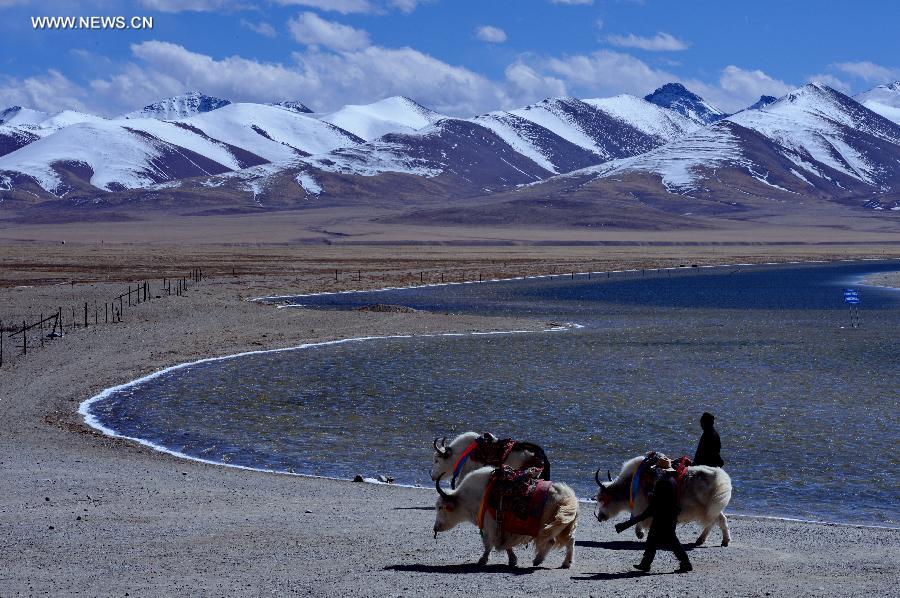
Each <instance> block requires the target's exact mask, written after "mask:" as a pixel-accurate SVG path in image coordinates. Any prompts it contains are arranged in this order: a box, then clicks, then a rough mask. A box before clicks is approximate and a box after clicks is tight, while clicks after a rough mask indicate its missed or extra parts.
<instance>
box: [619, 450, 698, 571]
mask: <svg viewBox="0 0 900 598" xmlns="http://www.w3.org/2000/svg"><path fill="white" fill-rule="evenodd" d="M650 471H651V472H653V473H654V475H655V477H656V481H655V482H654V483H653V491H652V492H651V493H650V504H649V506H648V507H647V508H646V509H645V510H644V512H643V513H641V514H640V515H635V516H634V517H632V518H631V519H629V520H628V521H625V522H623V523H618V524H616V532H617V533H622V532H623V531H625V530H626V529H628V528H629V527H631V526H632V525H634V524H636V523H638V522H639V521H643V520H644V519H646V518H648V517H653V522H652V523H651V524H650V532H649V533H648V534H647V544H646V547H645V549H644V558H643V559H641V562H640V563H638V564H637V565H635V566H634V568H635V569H637V570H639V571H643V572H645V573H647V572H649V571H650V565H651V564H653V559H654V558H655V557H656V550H657V548H659V547H660V546H668V547H669V549H671V550H672V552H673V553H674V554H675V556H676V557H677V558H678V562H679V563H680V566H679V567H678V570H677V573H687V572H688V571H693V570H694V567H693V566H692V565H691V561H690V559H689V558H688V555H687V552H685V550H684V547H683V546H682V545H681V542H680V541H679V540H678V536H676V535H675V526H676V525H677V524H678V513H679V512H680V511H681V509H680V508H679V507H678V488H677V484H676V481H675V470H674V469H673V468H672V461H670V460H669V459H668V458H667V457H660V458H659V459H658V460H657V462H656V465H654V466H653V467H651V468H650Z"/></svg>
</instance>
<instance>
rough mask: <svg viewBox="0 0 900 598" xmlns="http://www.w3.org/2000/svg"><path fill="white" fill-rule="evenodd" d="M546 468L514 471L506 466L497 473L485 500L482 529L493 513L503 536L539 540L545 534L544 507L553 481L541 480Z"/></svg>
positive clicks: (492, 477)
mask: <svg viewBox="0 0 900 598" xmlns="http://www.w3.org/2000/svg"><path fill="white" fill-rule="evenodd" d="M541 471H542V469H541V468H540V467H530V468H527V469H512V468H511V467H507V466H506V465H504V466H503V467H499V468H497V469H495V470H494V472H493V473H492V474H491V477H490V480H489V481H488V485H487V488H485V490H484V497H483V498H482V499H481V509H480V510H479V511H478V527H479V529H484V517H485V515H486V514H488V513H490V514H491V516H493V518H494V520H495V521H496V522H497V526H498V527H499V528H500V531H501V533H504V534H514V535H520V536H531V537H536V536H537V535H538V533H539V532H540V531H541V519H542V517H543V515H544V506H545V505H546V504H547V499H548V498H549V497H550V487H551V486H552V485H553V482H551V481H549V480H542V479H540V477H539V476H540V475H541Z"/></svg>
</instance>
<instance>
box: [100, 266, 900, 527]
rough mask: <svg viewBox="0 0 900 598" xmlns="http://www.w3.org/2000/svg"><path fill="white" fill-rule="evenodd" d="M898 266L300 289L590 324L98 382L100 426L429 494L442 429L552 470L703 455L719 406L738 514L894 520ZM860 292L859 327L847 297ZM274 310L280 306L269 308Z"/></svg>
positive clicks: (568, 474) (197, 452)
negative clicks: (516, 449) (542, 454)
mask: <svg viewBox="0 0 900 598" xmlns="http://www.w3.org/2000/svg"><path fill="white" fill-rule="evenodd" d="M891 270H900V267H898V263H897V262H896V261H895V262H854V263H831V264H818V265H790V266H758V267H746V266H741V267H736V266H733V267H721V268H710V269H701V268H685V269H679V270H676V271H669V272H667V271H662V272H660V273H657V272H655V271H653V272H649V271H648V272H646V273H644V274H643V275H642V274H641V273H640V272H631V273H627V274H622V273H617V274H613V275H609V278H607V275H606V274H592V275H591V276H590V277H588V275H578V276H576V277H574V278H572V277H570V276H560V277H554V278H539V279H529V280H517V281H504V282H486V283H482V284H464V285H448V286H434V287H424V288H414V289H399V290H389V291H379V292H367V293H353V294H337V295H319V296H310V297H296V298H294V299H291V300H290V302H292V303H295V304H302V305H304V306H306V307H308V308H324V309H349V308H354V307H359V306H364V305H371V304H375V303H382V304H400V305H406V306H410V307H414V308H417V309H426V310H433V311H441V312H453V313H461V312H465V313H478V314H489V315H517V316H534V317H539V318H541V319H542V320H546V321H548V322H551V321H552V322H573V323H577V324H579V325H581V326H583V328H578V329H568V330H565V331H556V332H538V333H518V334H504V335H452V336H432V337H412V338H384V339H369V340H361V341H353V342H345V343H339V344H330V345H322V346H316V347H308V348H303V349H297V350H290V351H282V352H269V353H258V354H249V355H243V356H238V357H234V358H228V359H223V360H214V361H207V362H201V363H197V364H194V365H190V366H187V367H183V368H179V369H173V370H169V371H167V372H164V373H163V374H161V375H159V376H156V377H153V378H151V379H147V380H143V381H140V382H138V383H136V384H133V385H130V386H126V387H124V388H122V389H119V390H115V391H112V392H109V393H106V394H105V395H104V396H103V397H102V398H100V399H99V400H97V401H95V402H93V403H92V404H90V406H89V408H88V410H89V412H90V415H91V417H92V418H94V419H95V421H96V423H98V424H100V425H102V426H105V427H106V428H108V429H110V430H112V431H114V432H115V433H118V434H120V435H123V436H127V437H132V438H138V439H142V440H144V441H146V442H150V443H153V444H155V445H158V446H160V447H165V448H166V449H168V450H171V451H175V452H179V453H183V454H185V455H188V456H192V457H196V458H202V459H207V460H211V461H214V462H223V463H229V464H235V465H244V466H249V467H256V468H264V469H274V470H281V471H294V472H297V473H304V474H314V475H325V476H334V477H339V478H351V477H353V476H354V475H355V474H358V473H360V474H363V475H365V476H374V475H377V474H386V475H390V476H394V477H395V478H396V480H397V482H399V483H407V484H422V485H426V486H427V485H430V484H431V482H430V480H429V477H428V470H429V466H430V459H431V452H432V449H431V441H432V438H433V437H434V436H452V435H453V434H455V433H458V432H462V431H466V430H478V431H485V430H490V431H492V432H494V433H495V434H497V435H498V436H501V437H507V436H511V437H515V438H519V439H525V440H530V441H533V442H537V443H539V444H541V445H542V446H544V447H545V449H546V451H547V453H548V455H549V457H550V459H551V462H552V472H553V478H554V479H555V480H559V481H564V482H567V483H569V484H571V485H572V486H573V487H574V488H575V489H576V491H577V493H578V494H579V495H580V496H585V497H586V496H592V495H593V494H594V493H595V488H596V486H595V484H594V482H593V472H594V470H595V469H597V468H598V467H599V468H602V470H603V471H606V469H612V470H613V473H615V472H616V471H617V469H618V466H619V465H620V464H621V462H622V461H624V460H626V459H628V458H630V457H633V456H635V455H638V454H641V453H644V452H646V451H648V450H651V449H655V450H662V451H664V452H666V453H667V454H670V455H676V456H677V455H681V454H688V455H693V451H694V448H695V446H696V442H697V439H698V438H699V434H700V429H699V424H698V419H699V416H700V414H701V413H702V412H703V411H711V412H712V413H714V414H715V415H716V418H717V427H718V429H719V432H720V434H721V436H722V445H723V449H722V454H723V457H724V459H725V461H726V466H725V467H726V470H727V471H728V472H729V473H730V475H731V476H732V480H733V484H734V494H733V499H732V503H731V506H730V507H729V511H731V512H736V513H746V514H761V515H771V516H785V517H798V518H810V519H824V520H830V521H842V522H857V523H867V524H881V525H884V524H887V525H900V484H898V476H897V471H898V467H900V442H898V439H900V434H898V429H900V428H898V423H900V422H898V419H900V416H898V407H900V291H896V290H890V289H881V288H877V287H868V286H863V285H860V284H859V280H860V278H861V277H862V276H863V275H865V274H867V273H873V272H882V271H891ZM845 287H853V288H856V289H858V290H859V294H860V297H861V309H860V315H861V327H860V328H858V329H852V328H850V327H849V326H848V309H847V307H846V306H845V304H844V303H843V297H842V292H841V291H842V289H843V288H845ZM273 309H274V308H273Z"/></svg>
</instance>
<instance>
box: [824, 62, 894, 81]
mask: <svg viewBox="0 0 900 598" xmlns="http://www.w3.org/2000/svg"><path fill="white" fill-rule="evenodd" d="M831 66H832V67H833V68H836V69H837V70H839V71H841V72H844V73H847V74H848V75H852V76H854V77H858V78H860V79H862V80H863V81H866V82H867V83H887V82H889V81H892V80H894V79H900V69H898V68H893V67H887V66H882V65H880V64H875V63H874V62H869V61H868V60H863V61H859V62H837V63H835V64H832V65H831Z"/></svg>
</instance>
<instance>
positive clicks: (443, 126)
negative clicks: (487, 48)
mask: <svg viewBox="0 0 900 598" xmlns="http://www.w3.org/2000/svg"><path fill="white" fill-rule="evenodd" d="M303 161H304V162H306V163H308V164H310V165H311V166H313V167H315V168H317V169H319V170H324V171H328V172H336V173H341V174H352V175H362V176H367V177H371V176H376V175H379V174H383V173H387V172H392V173H401V174H414V175H419V176H422V177H429V178H430V177H436V176H439V175H447V176H448V177H452V178H453V179H454V180H455V181H456V183H455V184H456V186H457V187H459V189H460V192H467V193H471V192H472V191H473V190H477V191H479V192H481V193H490V192H491V191H492V190H494V189H497V188H503V187H512V186H515V185H519V184H523V183H531V182H534V181H538V180H541V179H543V178H546V177H548V176H550V174H551V172H550V171H548V170H547V169H545V168H543V167H541V166H540V165H538V164H537V163H535V162H534V161H533V160H531V159H529V158H527V157H526V156H524V155H522V154H521V153H519V152H517V151H516V150H515V149H513V148H512V147H511V146H510V145H509V144H507V143H506V142H504V140H503V139H502V138H501V137H500V136H498V135H497V134H496V133H494V132H493V131H492V130H491V129H489V128H487V127H484V126H482V125H480V124H478V123H475V122H473V121H468V120H462V119H456V118H445V119H443V120H440V121H438V122H437V124H435V125H432V126H429V127H426V128H425V129H422V130H419V131H416V132H414V133H388V134H387V135H383V136H382V137H380V138H378V139H376V140H375V141H370V142H368V143H366V144H364V145H360V146H358V147H352V148H343V149H338V150H335V151H333V152H331V153H329V154H327V155H322V156H313V157H311V158H306V159H304V160H303Z"/></svg>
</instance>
